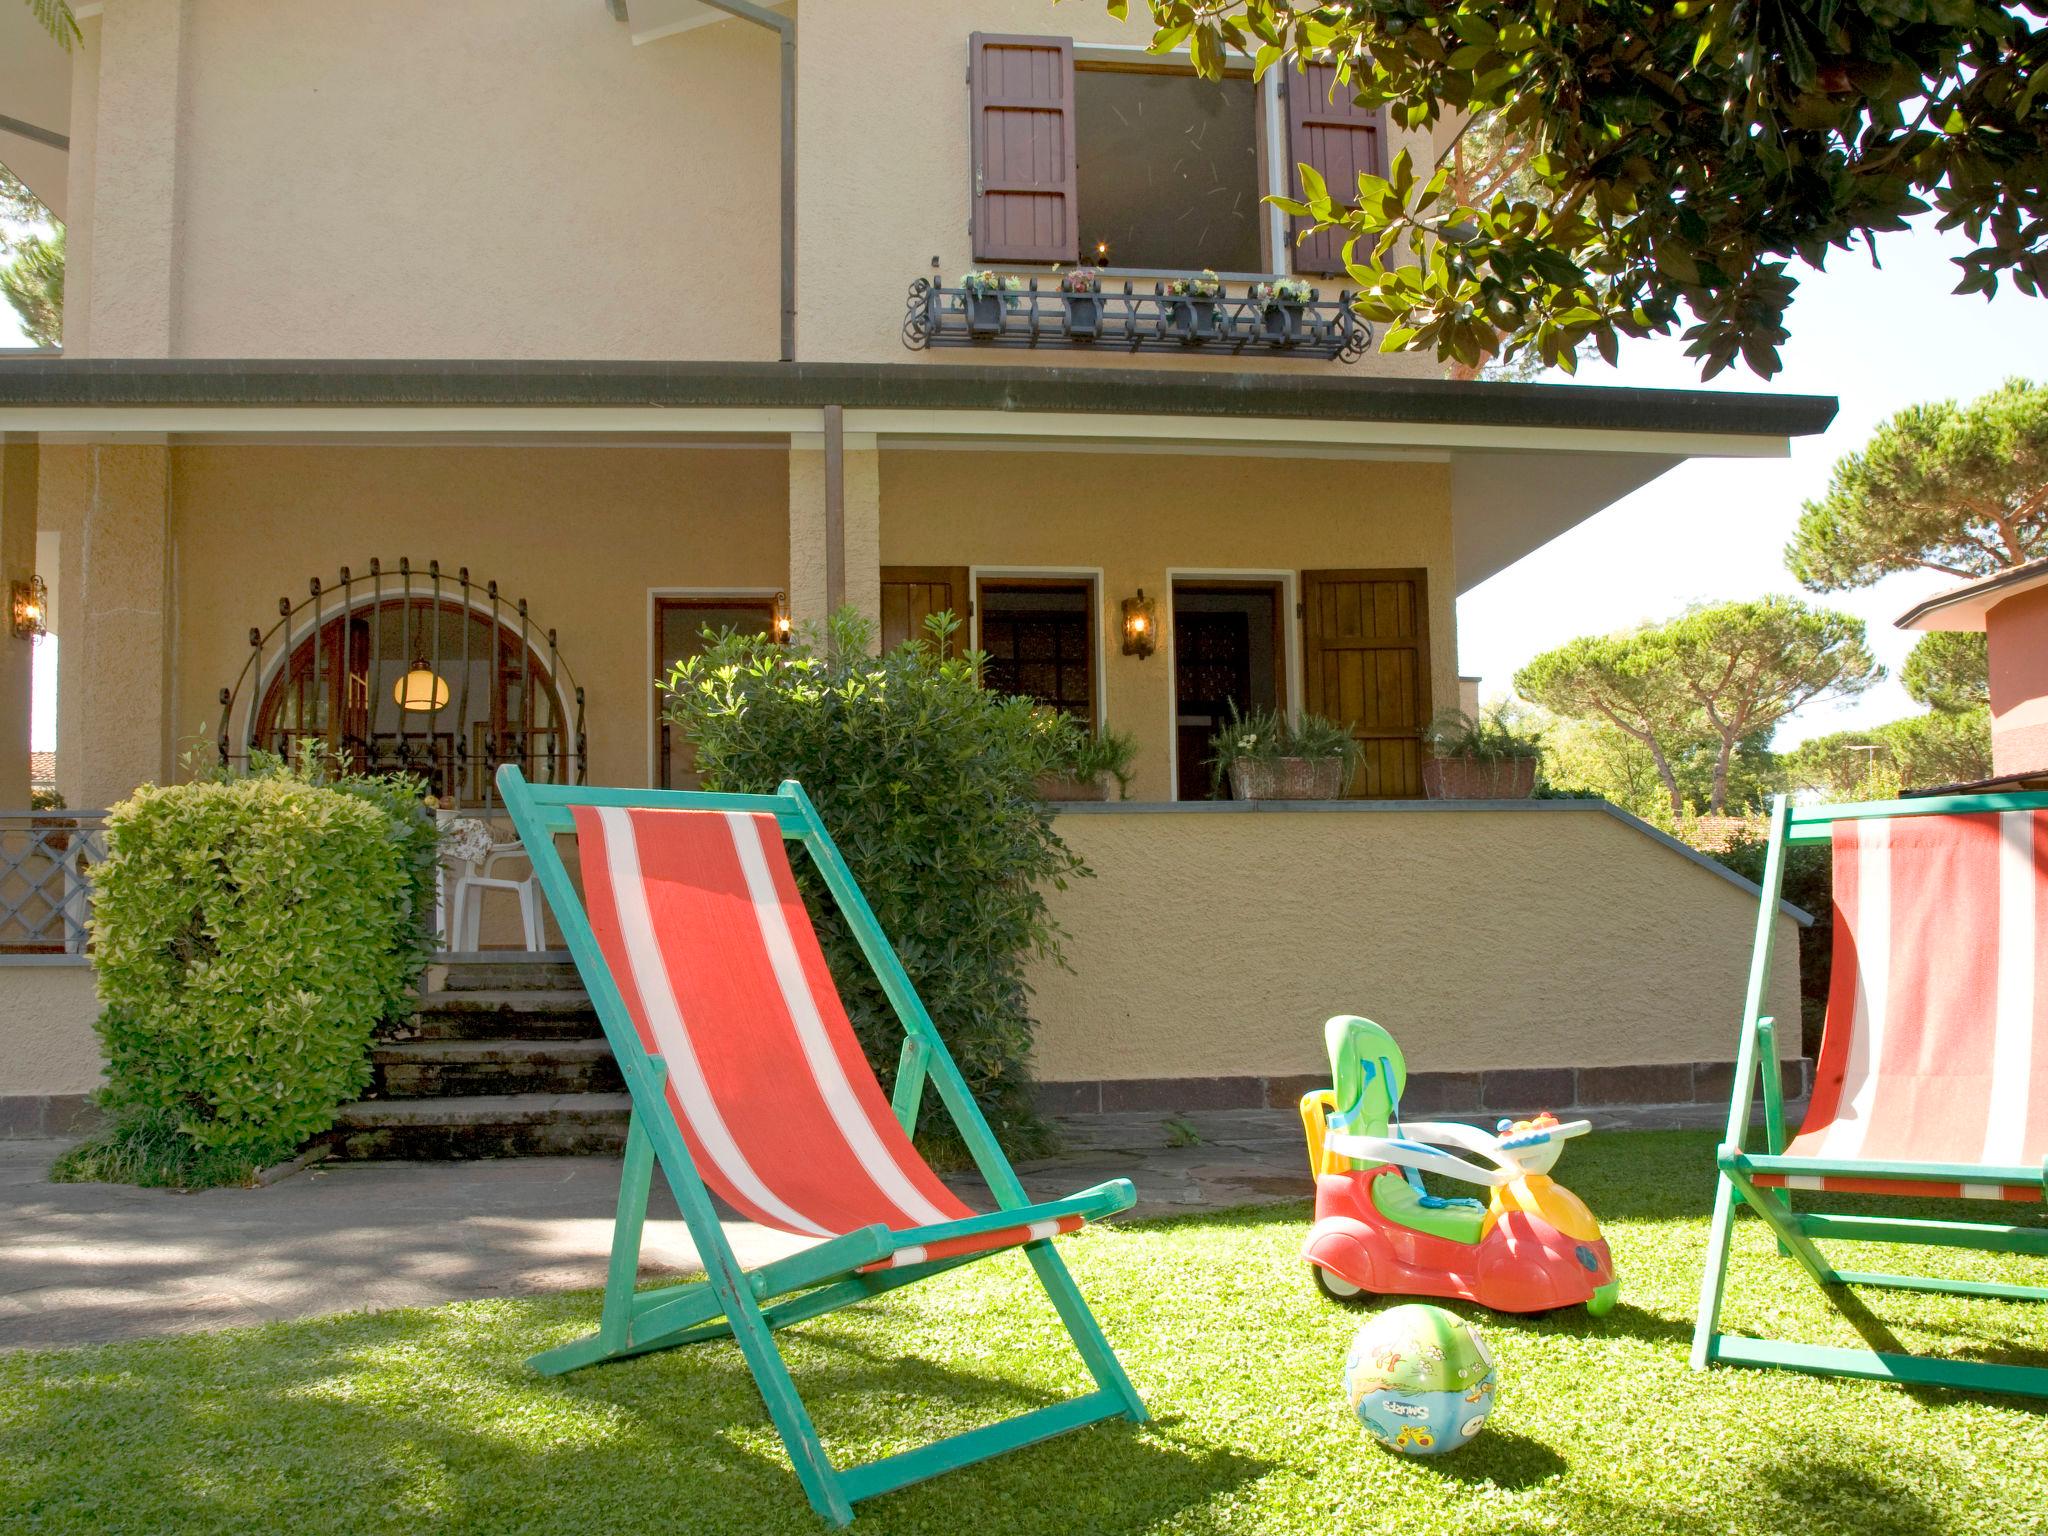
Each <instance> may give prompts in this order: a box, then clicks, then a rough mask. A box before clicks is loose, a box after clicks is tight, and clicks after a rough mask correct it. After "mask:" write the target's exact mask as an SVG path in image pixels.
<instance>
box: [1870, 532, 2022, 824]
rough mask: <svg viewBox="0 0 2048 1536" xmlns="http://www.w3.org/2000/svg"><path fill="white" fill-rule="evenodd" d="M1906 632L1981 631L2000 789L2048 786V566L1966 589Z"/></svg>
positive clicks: (1902, 623) (1915, 612) (1920, 612)
mask: <svg viewBox="0 0 2048 1536" xmlns="http://www.w3.org/2000/svg"><path fill="white" fill-rule="evenodd" d="M1899 628H1901V629H1920V630H1935V629H1953V630H1966V631H1976V632H1979V633H1981V634H1982V635H1983V636H1984V639H1985V646H1986V648H1987V649H1988V651H1989V652H1990V658H1991V764H1992V768H1993V770H1994V771H1995V773H1996V775H1997V782H1999V783H2001V784H2002V783H2005V782H2007V781H2011V782H2015V783H2019V782H2024V783H2027V784H2033V783H2035V782H2037V781H2048V559H2043V560H2033V561H2029V562H2028V563H2027V564H2025V565H2016V566H2014V567H2013V568H2012V569H2011V570H2006V571H1999V572H1998V573H1997V574H1995V575H1991V576H1983V577H1979V578H1978V579H1977V580H1975V581H1970V582H1965V583H1964V584H1963V585H1962V586H1960V587H1957V588H1955V589H1954V590H1953V591H1950V592H1944V593H1942V594H1941V595H1940V596H1939V597H1930V598H1929V599H1927V601H1926V602H1924V603H1919V604H1916V605H1915V606H1914V607H1912V608H1910V609H1908V610H1907V611H1906V612H1905V613H1903V614H1901V615H1900V616H1899Z"/></svg>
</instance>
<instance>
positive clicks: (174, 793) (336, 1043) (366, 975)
mask: <svg viewBox="0 0 2048 1536" xmlns="http://www.w3.org/2000/svg"><path fill="white" fill-rule="evenodd" d="M321 779H322V768H321V766H320V765H319V764H318V763H317V762H316V763H313V764H310V765H308V766H306V767H305V768H302V769H300V770H297V771H292V770H286V769H284V768H283V767H282V766H281V765H277V764H275V763H273V764H271V765H270V766H269V767H267V768H266V769H262V770H259V771H258V772H256V773H253V774H251V775H249V776H247V777H239V778H229V777H225V776H219V777H215V778H213V779H211V780H208V781H204V782H199V783H192V784H180V785H173V786H163V787H159V786H156V785H145V786H144V787H143V788H142V789H140V790H137V791H136V793H135V794H134V795H133V796H131V797H130V798H129V799H128V800H126V801H124V802H123V803H122V804H120V805H118V806H116V807H114V809H113V811H112V813H111V815H110V816H109V817H108V823H107V845H108V857H107V859H106V861H105V862H104V863H102V864H100V865H99V866H98V867H97V868H96V869H95V870H94V885H95V895H94V901H93V936H94V943H95V947H96V955H95V960H96V965H97V970H98V977H99V993H100V1001H101V1004H102V1012H101V1015H100V1020H99V1026H98V1027H99V1032H100V1038H101V1041H102V1044H103V1045H104V1047H105V1052H106V1057H107V1085H106V1087H105V1088H104V1089H103V1090H102V1091H101V1093H100V1096H99V1102H100V1105H101V1107H102V1108H104V1109H106V1110H108V1111H109V1112H110V1113H111V1114H112V1116H113V1117H114V1127H113V1129H112V1130H111V1131H110V1132H108V1133H107V1134H105V1135H103V1136H102V1137H100V1138H96V1139H95V1141H94V1142H93V1143H89V1144H88V1145H87V1146H86V1147H85V1148H81V1149H78V1151H77V1153H75V1154H74V1155H73V1156H72V1157H71V1158H68V1159H67V1160H66V1165H65V1167H64V1168H63V1169H62V1170H60V1171H62V1172H67V1173H69V1174H70V1175H71V1176H74V1177H77V1176H87V1177H90V1176H103V1175H105V1174H107V1173H109V1172H112V1171H114V1170H116V1169H119V1168H121V1167H123V1166H124V1165H125V1163H132V1162H133V1161H134V1160H135V1159H136V1158H137V1157H144V1158H145V1159H148V1158H154V1159H158V1160H161V1161H163V1162H165V1163H168V1164H170V1165H172V1166H174V1167H189V1168H190V1169H191V1170H193V1171H194V1175H195V1181H196V1182H207V1181H210V1180H216V1179H219V1178H222V1177H225V1176H226V1174H227V1171H228V1170H231V1169H233V1168H236V1167H254V1166H260V1165H261V1164H263V1163H267V1162H274V1161H276V1160H277V1159H279V1158H281V1157H284V1156H286V1155H288V1154H290V1153H291V1152H292V1151H293V1150H294V1149H295V1148H297V1147H298V1146H299V1145H300V1144H301V1143H302V1142H304V1141H305V1140H306V1139H307V1138H308V1137H309V1136H312V1135H315V1134H317V1133H318V1132H320V1131H323V1130H325V1129H326V1128H327V1127H328V1126H329V1125H331V1124H332V1123H333V1118H334V1110H335V1108H336V1107H337V1106H338V1105H340V1104H342V1103H344V1102H346V1101H347V1100H348V1099H350V1098H352V1097H354V1096H355V1095H356V1094H357V1093H358V1092H360V1091H361V1089H362V1087H363V1085H364V1084H365V1083H366V1082H367V1081H368V1079H369V1063H368V1049H367V1048H368V1045H369V1040H370V1034H371V1031H372V1030H373V1029H374V1028H375V1027H376V1025H377V1023H378V1022H379V1021H380V1020H382V1019H384V1018H386V1017H390V1016H392V1015H395V1014H398V1013H402V1012H403V1011H405V1010H406V1009H407V1008H408V1007H409V1005H410V1001H411V997H412V992H413V988H414V986H415V985H416V983H417V980H418V976H419V972H420V968H421V966H422V964H423V963H424V961H425V959H426V956H427V954H428V951H429V947H430V945H431V942H432V939H431V935H430V933H429V932H428V927H427V922H426V919H427V918H428V917H429V916H430V914H431V902H432V866H433V861H434V858H435V849H436V847H437V837H436V832H435V828H434V825H433V821H432V819H431V817H429V816H428V814H427V812H426V810H425V808H424V807H423V806H422V805H421V804H420V800H419V788H420V786H419V784H418V782H417V781H416V780H408V779H395V780H375V779H348V778H344V779H340V780H338V781H336V782H334V783H325V782H322V781H321ZM167 1125H168V1126H169V1127H172V1128H174V1129H175V1132H176V1136H177V1137H179V1138H182V1139H183V1141H184V1142H185V1143H186V1144H187V1145H186V1146H185V1147H184V1148H182V1149H174V1148H172V1147H170V1146H167V1145H166V1138H165V1135H164V1131H165V1128H166V1126H167ZM124 1147H125V1148H126V1149H127V1150H126V1151H125V1152H123V1151H122V1150H120V1149H121V1148H124ZM148 1148H153V1149H155V1150H154V1151H148V1152H145V1151H143V1150H139V1149H148Z"/></svg>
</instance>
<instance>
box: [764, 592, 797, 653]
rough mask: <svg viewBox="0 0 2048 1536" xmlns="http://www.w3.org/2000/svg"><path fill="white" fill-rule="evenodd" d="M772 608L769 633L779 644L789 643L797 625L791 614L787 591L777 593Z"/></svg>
mask: <svg viewBox="0 0 2048 1536" xmlns="http://www.w3.org/2000/svg"><path fill="white" fill-rule="evenodd" d="M770 609H771V616H770V618H769V620H768V625H769V633H770V634H771V635H773V636H774V639H775V643H776V644H777V645H787V644H789V642H790V639H791V637H792V636H793V635H794V634H795V632H796V625H795V623H794V622H793V621H792V620H791V619H790V616H789V594H788V593H787V592H778V593H776V594H775V598H774V601H773V602H772V603H771V604H770Z"/></svg>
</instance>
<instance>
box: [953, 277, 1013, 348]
mask: <svg viewBox="0 0 2048 1536" xmlns="http://www.w3.org/2000/svg"><path fill="white" fill-rule="evenodd" d="M1023 286H1024V284H1023V281H1022V280H1021V279H1019V278H1015V277H998V276H997V275H996V274H995V273H993V272H968V273H964V274H962V276H961V278H960V291H961V293H962V294H964V295H965V298H966V304H967V330H968V333H969V334H970V335H974V336H993V335H995V334H996V333H997V332H999V331H1000V330H1002V328H1003V311H1004V310H1005V309H1014V308H1015V307H1016V304H1017V300H1016V298H1015V295H1016V293H1017V292H1018V290H1019V289H1021V288H1022V287H1023Z"/></svg>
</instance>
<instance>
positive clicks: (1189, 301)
mask: <svg viewBox="0 0 2048 1536" xmlns="http://www.w3.org/2000/svg"><path fill="white" fill-rule="evenodd" d="M1166 296H1167V297H1168V298H1169V299H1171V300H1173V303H1172V305H1171V306H1170V307H1171V309H1172V311H1173V328H1174V329H1175V330H1176V331H1178V332H1179V333H1180V336H1181V339H1182V340H1183V341H1207V340H1209V339H1210V338H1211V337H1212V336H1214V335H1215V334H1216V301H1217V300H1218V299H1220V298H1222V297H1223V281H1222V279H1220V278H1219V277H1217V275H1216V274H1215V273H1214V272H1211V271H1210V270H1209V269H1208V268H1206V267H1204V268H1203V269H1202V275H1201V276H1200V277H1176V278H1175V279H1173V281H1172V282H1170V283H1168V284H1167V285H1166Z"/></svg>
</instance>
